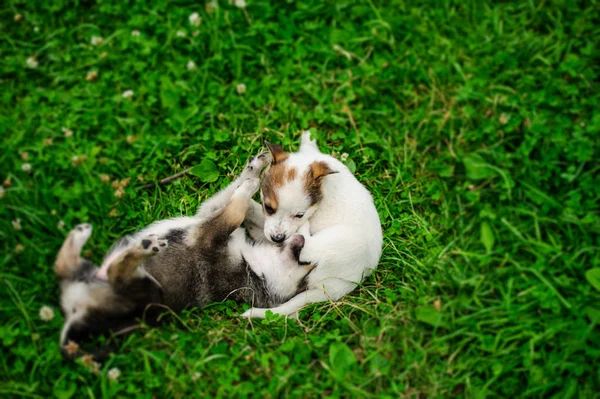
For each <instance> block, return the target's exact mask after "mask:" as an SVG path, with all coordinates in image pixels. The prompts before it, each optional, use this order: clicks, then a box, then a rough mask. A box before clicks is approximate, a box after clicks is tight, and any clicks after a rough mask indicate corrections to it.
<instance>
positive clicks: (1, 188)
mask: <svg viewBox="0 0 600 399" xmlns="http://www.w3.org/2000/svg"><path fill="white" fill-rule="evenodd" d="M5 193H6V190H4V186H0V198H4V195H5Z"/></svg>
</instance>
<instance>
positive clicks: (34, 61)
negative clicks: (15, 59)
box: [27, 55, 40, 69]
mask: <svg viewBox="0 0 600 399" xmlns="http://www.w3.org/2000/svg"><path fill="white" fill-rule="evenodd" d="M38 65H40V64H39V62H38V60H37V59H36V58H35V56H33V55H32V56H31V57H29V58H27V66H28V67H29V68H31V69H35V68H37V67H38Z"/></svg>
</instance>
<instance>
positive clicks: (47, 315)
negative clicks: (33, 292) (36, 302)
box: [40, 305, 54, 321]
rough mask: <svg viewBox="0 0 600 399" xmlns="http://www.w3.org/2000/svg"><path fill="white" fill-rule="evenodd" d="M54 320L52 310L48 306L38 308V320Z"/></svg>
mask: <svg viewBox="0 0 600 399" xmlns="http://www.w3.org/2000/svg"><path fill="white" fill-rule="evenodd" d="M53 318H54V310H52V308H51V307H50V306H46V305H44V306H42V307H41V308H40V319H42V320H44V321H50V320H52V319H53Z"/></svg>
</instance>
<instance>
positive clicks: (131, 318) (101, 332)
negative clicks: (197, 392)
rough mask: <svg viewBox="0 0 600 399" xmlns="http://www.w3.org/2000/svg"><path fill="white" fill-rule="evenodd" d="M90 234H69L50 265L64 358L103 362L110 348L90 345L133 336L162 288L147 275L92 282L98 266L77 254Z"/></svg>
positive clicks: (84, 230)
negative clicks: (55, 281)
mask: <svg viewBox="0 0 600 399" xmlns="http://www.w3.org/2000/svg"><path fill="white" fill-rule="evenodd" d="M90 233H91V226H90V225H89V224H86V225H79V226H77V227H76V228H75V229H74V230H73V231H71V232H70V233H69V235H68V236H67V239H66V240H65V242H64V244H63V246H62V248H61V250H60V252H59V254H58V257H57V260H56V263H55V268H54V270H55V272H56V276H57V277H58V279H59V282H60V287H61V298H60V304H61V308H62V311H63V314H64V317H65V322H64V325H63V328H62V332H61V335H60V346H61V351H62V353H63V355H64V356H65V357H67V358H69V359H74V358H76V357H78V356H81V355H84V354H91V355H92V356H93V357H94V358H95V360H102V359H103V358H104V357H105V356H106V355H108V353H110V351H111V348H110V347H109V346H103V347H96V346H94V345H93V344H94V341H95V340H96V339H97V338H99V337H101V336H107V337H111V336H114V335H121V334H124V333H127V332H130V331H133V330H134V329H135V328H137V326H138V325H139V323H138V321H137V320H138V319H139V318H143V317H144V316H146V315H147V308H148V306H149V305H150V304H153V303H159V302H160V300H161V296H162V288H161V287H160V285H159V284H158V283H157V282H156V280H154V278H152V277H151V276H149V275H147V274H145V273H137V274H135V275H133V276H127V278H117V279H115V280H114V281H112V282H109V281H108V280H104V279H100V278H98V277H97V272H98V267H96V266H94V265H93V264H92V262H90V261H88V260H86V259H82V258H81V256H80V251H81V248H82V247H83V245H84V244H85V242H86V241H87V239H88V238H89V236H90Z"/></svg>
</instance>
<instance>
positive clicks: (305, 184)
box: [242, 132, 383, 317]
mask: <svg viewBox="0 0 600 399" xmlns="http://www.w3.org/2000/svg"><path fill="white" fill-rule="evenodd" d="M269 149H270V151H271V155H272V157H273V160H272V162H271V165H270V167H269V168H267V170H266V171H265V173H264V174H263V179H262V182H261V199H262V204H263V209H264V215H265V218H266V219H265V222H264V235H265V237H266V239H267V240H270V241H272V242H274V243H281V242H284V241H285V240H286V239H288V238H289V237H291V236H292V235H293V234H295V233H296V231H298V229H299V228H300V227H301V226H302V225H304V226H303V227H302V229H301V231H300V232H301V233H302V234H304V237H305V239H306V242H305V245H304V248H303V250H302V254H301V260H302V261H304V262H308V263H310V264H314V265H317V267H316V268H315V270H314V271H313V272H312V273H311V274H310V275H309V276H308V282H307V286H308V290H307V291H306V292H302V293H300V294H298V295H296V296H295V297H294V298H292V299H290V300H289V301H287V302H286V303H284V304H282V305H280V306H276V307H273V308H271V309H264V308H252V309H249V310H248V311H247V312H245V313H244V314H243V315H242V316H244V317H265V313H266V311H267V310H271V311H272V312H273V313H278V314H282V315H294V314H295V313H296V312H297V311H298V310H299V309H300V308H302V307H303V306H305V305H307V304H309V303H314V302H321V301H325V300H328V299H330V300H334V301H335V300H338V299H340V298H341V297H342V296H344V295H346V294H347V293H349V292H350V291H352V290H353V289H354V288H355V287H356V285H357V283H360V282H361V281H362V280H363V278H364V277H365V276H368V275H369V274H370V273H371V270H372V269H375V268H377V264H378V262H379V258H380V256H381V251H382V245H383V236H382V232H381V222H380V220H379V215H378V214H377V210H376V209H375V205H374V204H373V199H372V197H371V194H370V193H369V192H368V191H367V189H366V188H365V187H364V186H363V185H361V184H360V183H359V182H358V180H356V178H355V177H354V176H353V175H352V173H351V172H350V170H349V169H348V168H347V167H346V166H345V165H344V164H342V163H341V162H340V161H338V160H337V159H335V158H333V157H331V156H329V155H325V154H323V153H321V152H320V151H319V149H318V148H317V145H316V141H312V140H311V139H310V133H309V132H305V133H304V134H303V135H302V141H301V145H300V150H299V151H298V152H297V153H291V154H290V153H287V152H285V151H283V148H282V147H281V146H279V145H269ZM252 206H253V207H256V206H258V205H257V204H253V205H252ZM306 221H308V222H310V226H309V224H308V223H306Z"/></svg>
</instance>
